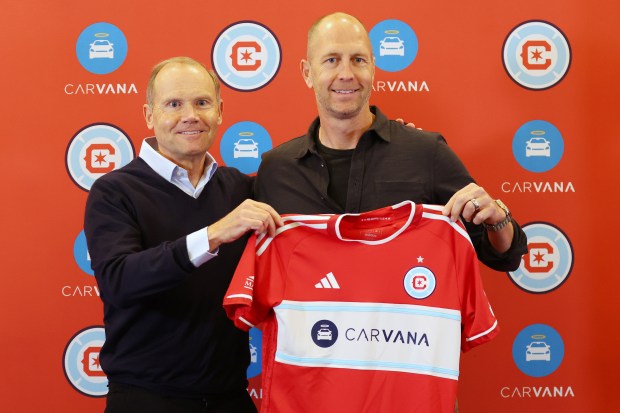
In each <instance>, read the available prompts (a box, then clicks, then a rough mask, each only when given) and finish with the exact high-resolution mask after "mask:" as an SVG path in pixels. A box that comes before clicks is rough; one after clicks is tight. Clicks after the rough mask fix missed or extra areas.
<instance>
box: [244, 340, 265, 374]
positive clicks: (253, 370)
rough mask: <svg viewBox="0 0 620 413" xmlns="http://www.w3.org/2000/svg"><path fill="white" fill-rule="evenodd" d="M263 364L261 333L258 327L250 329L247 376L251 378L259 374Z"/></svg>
mask: <svg viewBox="0 0 620 413" xmlns="http://www.w3.org/2000/svg"><path fill="white" fill-rule="evenodd" d="M262 366H263V333H262V331H260V330H259V329H258V328H251V329H250V365H249V366H248V371H247V377H248V379H251V378H252V377H256V376H258V375H259V374H261V372H262V371H263V370H262Z"/></svg>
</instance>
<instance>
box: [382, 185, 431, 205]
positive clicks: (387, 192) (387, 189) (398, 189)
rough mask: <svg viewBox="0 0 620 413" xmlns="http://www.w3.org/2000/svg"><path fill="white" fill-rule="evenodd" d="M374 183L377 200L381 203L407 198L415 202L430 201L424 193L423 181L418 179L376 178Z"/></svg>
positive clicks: (389, 203) (390, 203)
mask: <svg viewBox="0 0 620 413" xmlns="http://www.w3.org/2000/svg"><path fill="white" fill-rule="evenodd" d="M374 185H375V188H374V190H375V193H376V194H377V201H379V203H380V204H382V205H394V204H398V203H399V202H403V201H407V200H409V201H413V202H415V203H416V204H423V203H429V201H430V197H429V196H428V195H427V194H425V193H424V183H423V182H422V181H420V180H415V179H412V180H398V181H394V180H391V181H379V180H377V181H375V184H374Z"/></svg>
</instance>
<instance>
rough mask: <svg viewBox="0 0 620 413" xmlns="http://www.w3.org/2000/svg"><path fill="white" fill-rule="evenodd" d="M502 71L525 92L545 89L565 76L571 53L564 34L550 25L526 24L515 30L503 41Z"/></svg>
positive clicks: (533, 22)
mask: <svg viewBox="0 0 620 413" xmlns="http://www.w3.org/2000/svg"><path fill="white" fill-rule="evenodd" d="M503 59H504V68H505V69H506V73H508V75H509V76H510V78H511V79H512V80H513V81H514V82H515V83H517V84H518V85H520V86H523V87H524V88H526V89H532V90H543V89H548V88H550V87H552V86H554V85H556V84H557V83H558V82H560V81H561V80H562V79H563V78H564V76H566V74H567V73H568V69H569V67H570V62H571V51H570V46H569V44H568V41H567V40H566V37H565V36H564V33H562V31H561V30H560V29H558V28H557V27H555V26H554V25H552V24H551V23H547V22H544V21H528V22H525V23H521V24H520V25H518V26H517V27H515V28H514V29H513V30H512V31H511V32H510V34H508V36H507V37H506V40H505V41H504V50H503Z"/></svg>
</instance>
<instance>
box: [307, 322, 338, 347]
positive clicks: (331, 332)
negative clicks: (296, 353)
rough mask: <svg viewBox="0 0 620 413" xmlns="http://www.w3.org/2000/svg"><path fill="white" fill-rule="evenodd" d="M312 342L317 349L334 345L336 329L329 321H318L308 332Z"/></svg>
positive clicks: (336, 337) (336, 336) (336, 334)
mask: <svg viewBox="0 0 620 413" xmlns="http://www.w3.org/2000/svg"><path fill="white" fill-rule="evenodd" d="M310 335H311V337H312V341H313V342H314V344H316V345H317V346H319V347H322V348H327V347H331V346H333V345H334V344H336V340H338V327H336V324H334V323H333V322H331V321H329V320H320V321H317V322H316V323H314V326H312V330H311V331H310Z"/></svg>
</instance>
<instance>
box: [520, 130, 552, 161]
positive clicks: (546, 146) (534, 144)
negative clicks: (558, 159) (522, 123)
mask: <svg viewBox="0 0 620 413" xmlns="http://www.w3.org/2000/svg"><path fill="white" fill-rule="evenodd" d="M544 134H545V131H541V130H535V131H532V132H531V135H533V136H532V137H531V138H530V139H529V140H528V141H526V142H525V156H526V157H527V158H529V157H530V156H546V157H547V158H549V157H550V156H551V142H550V141H548V140H547V139H545V138H543V137H542V136H543V135H544Z"/></svg>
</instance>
